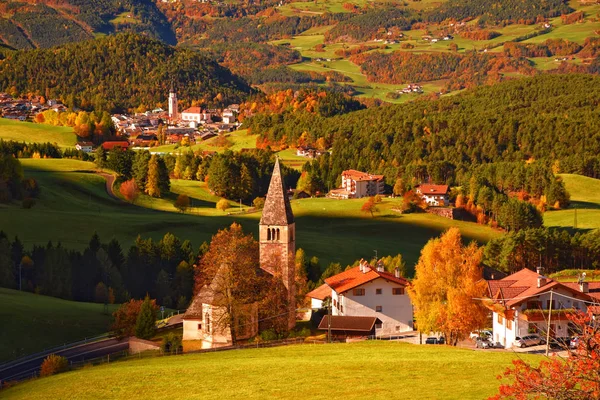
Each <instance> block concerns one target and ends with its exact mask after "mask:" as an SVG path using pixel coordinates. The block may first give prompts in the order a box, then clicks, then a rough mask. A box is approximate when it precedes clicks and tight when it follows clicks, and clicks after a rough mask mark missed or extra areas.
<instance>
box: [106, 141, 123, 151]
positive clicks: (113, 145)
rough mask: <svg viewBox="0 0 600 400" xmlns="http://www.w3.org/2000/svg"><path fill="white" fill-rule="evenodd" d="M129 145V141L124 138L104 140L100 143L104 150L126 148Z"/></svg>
mask: <svg viewBox="0 0 600 400" xmlns="http://www.w3.org/2000/svg"><path fill="white" fill-rule="evenodd" d="M128 147H129V142H127V141H126V140H119V141H112V142H104V143H102V148H103V149H104V150H112V149H115V148H117V149H121V150H126V149H127V148H128Z"/></svg>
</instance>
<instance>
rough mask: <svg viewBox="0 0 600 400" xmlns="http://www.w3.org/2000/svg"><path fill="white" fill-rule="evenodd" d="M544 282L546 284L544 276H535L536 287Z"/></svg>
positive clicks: (539, 286)
mask: <svg viewBox="0 0 600 400" xmlns="http://www.w3.org/2000/svg"><path fill="white" fill-rule="evenodd" d="M545 284H546V277H545V276H542V275H540V276H538V278H537V287H538V288H541V287H542V286H544V285H545Z"/></svg>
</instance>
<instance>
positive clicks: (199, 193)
mask: <svg viewBox="0 0 600 400" xmlns="http://www.w3.org/2000/svg"><path fill="white" fill-rule="evenodd" d="M21 162H22V164H23V168H24V174H25V176H27V177H33V178H35V179H36V180H37V181H38V183H39V184H40V186H41V197H40V199H39V201H38V202H37V204H36V205H35V207H33V208H32V209H29V210H26V209H22V208H20V207H18V206H4V207H0V230H4V231H5V232H6V233H7V234H8V235H9V237H13V236H14V235H18V236H19V238H21V240H22V241H23V242H24V244H25V246H26V247H30V246H32V245H33V244H45V243H47V242H48V240H49V239H50V238H51V239H52V241H53V242H54V243H57V242H59V241H60V242H61V243H62V244H63V246H65V247H67V248H77V249H83V248H84V247H85V246H87V244H88V242H89V238H90V237H91V236H92V234H93V233H94V232H97V233H98V234H99V235H100V237H101V239H102V240H106V241H108V240H110V239H111V238H112V237H115V238H116V239H118V240H119V241H120V243H121V245H122V247H123V248H124V249H126V248H128V247H129V245H130V244H131V243H132V242H133V241H134V240H135V238H136V237H137V236H138V235H141V236H142V237H151V238H153V239H155V240H158V239H160V238H162V237H163V236H164V234H165V233H167V232H172V233H174V234H175V235H177V236H178V237H180V238H182V239H189V240H190V241H191V242H192V244H193V246H194V248H197V246H199V245H200V244H201V243H202V242H203V241H209V240H210V238H211V237H212V235H214V234H215V233H216V232H217V230H218V229H221V228H224V227H226V226H229V225H231V223H232V222H233V221H236V222H238V223H240V224H241V225H242V226H243V228H244V230H245V231H246V232H252V233H253V234H256V233H257V232H258V221H259V218H260V214H259V213H251V214H239V215H235V214H232V215H228V213H224V212H221V211H217V210H216V209H215V202H216V201H217V199H216V198H215V197H214V196H211V195H209V194H208V193H207V191H206V185H205V184H204V183H198V182H195V181H175V180H174V181H173V192H174V194H172V195H170V196H169V197H168V198H166V199H150V198H146V197H142V198H140V199H139V200H138V204H140V205H143V206H145V207H140V206H131V205H129V204H126V203H122V202H118V201H116V200H114V199H112V198H110V197H109V196H108V195H107V194H106V189H105V181H104V179H103V178H102V177H100V176H98V175H95V174H92V173H90V172H91V171H93V170H94V169H95V166H94V164H92V163H87V162H82V161H76V160H66V159H60V160H56V159H48V160H35V159H22V160H21ZM86 171H88V172H86ZM177 193H185V194H187V195H189V196H190V199H191V201H192V208H191V209H190V210H189V212H188V213H186V214H181V213H179V212H177V210H176V209H175V207H174V206H173V202H174V200H175V198H176V194H177ZM363 202H364V201H361V200H351V201H338V200H331V199H322V198H321V199H304V200H297V201H296V200H294V201H292V207H293V210H294V214H295V216H296V230H297V236H298V238H297V247H301V248H304V249H305V250H306V252H307V254H308V255H310V256H317V257H318V258H319V259H320V260H321V261H320V264H321V266H322V268H325V267H327V265H328V264H329V263H330V262H340V263H342V264H343V265H347V264H351V263H353V262H354V261H355V260H357V259H360V258H363V257H370V256H372V255H373V250H375V249H376V250H378V252H379V254H380V255H385V254H390V255H395V254H398V253H402V255H403V258H404V259H405V260H406V264H407V270H408V273H409V274H412V267H413V265H414V264H415V263H416V261H417V259H418V257H419V254H420V251H421V248H422V247H423V246H424V245H425V243H426V242H427V241H428V240H429V239H430V238H432V237H435V236H438V235H439V234H440V232H442V231H443V230H445V229H447V228H448V227H450V226H458V227H460V229H461V232H462V233H463V235H464V236H465V237H466V238H467V239H468V240H471V239H475V240H477V241H479V242H481V243H484V242H487V241H488V240H489V239H490V238H492V237H495V236H497V235H500V233H499V232H498V231H495V230H492V229H491V228H489V227H485V226H481V225H476V224H473V223H468V222H461V221H451V220H449V219H445V218H442V217H438V216H435V215H431V214H407V215H400V214H399V213H398V212H396V211H393V210H392V208H397V207H398V206H399V205H400V203H401V199H387V200H385V201H384V202H383V204H381V205H380V208H381V212H380V213H379V214H376V215H375V218H372V217H371V216H366V215H365V214H364V213H362V212H361V211H360V208H361V206H362V203H363ZM146 207H147V208H146ZM231 211H232V212H235V208H234V209H232V210H231ZM82 221H86V222H82ZM87 222H89V223H87ZM115 227H119V228H118V229H115Z"/></svg>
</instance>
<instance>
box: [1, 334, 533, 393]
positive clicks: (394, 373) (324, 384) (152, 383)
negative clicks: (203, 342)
mask: <svg viewBox="0 0 600 400" xmlns="http://www.w3.org/2000/svg"><path fill="white" fill-rule="evenodd" d="M515 358H516V356H515V354H514V353H511V352H492V351H489V352H488V351H474V350H466V349H457V348H453V347H449V346H428V345H412V344H407V343H398V342H375V341H369V342H359V343H349V344H346V343H343V344H328V345H310V344H304V345H295V346H287V347H276V348H266V349H247V350H235V351H224V352H216V353H204V354H188V355H180V356H170V357H159V358H144V359H140V360H136V359H133V360H128V361H117V362H113V363H111V364H104V365H100V366H96V367H91V368H84V369H81V370H77V371H72V372H67V373H63V374H59V375H55V376H51V377H48V378H40V379H35V380H32V381H29V382H25V383H22V384H19V385H16V386H14V387H12V388H9V389H6V390H5V391H3V392H2V397H3V398H4V399H49V398H51V399H66V398H77V399H148V398H155V399H163V398H164V399H167V398H169V399H172V398H185V399H218V400H224V399H239V398H245V399H265V398H269V399H291V398H294V399H349V400H351V399H365V398H369V399H393V398H399V397H403V398H407V399H417V398H419V399H432V400H433V399H444V400H451V399H460V400H468V399H477V400H479V399H484V398H487V397H489V396H492V395H494V394H496V393H497V392H498V386H499V383H500V381H499V380H498V379H497V378H496V377H497V376H498V375H499V374H501V373H502V372H503V371H504V370H505V369H506V368H507V367H509V366H511V361H512V360H513V359H515ZM520 358H523V359H524V360H526V361H530V362H533V363H536V362H538V360H539V359H540V356H535V355H520ZM82 382H85V384H81V383H82Z"/></svg>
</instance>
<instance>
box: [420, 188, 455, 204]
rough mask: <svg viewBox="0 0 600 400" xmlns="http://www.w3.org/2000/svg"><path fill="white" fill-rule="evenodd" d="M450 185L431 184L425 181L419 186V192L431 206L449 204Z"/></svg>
mask: <svg viewBox="0 0 600 400" xmlns="http://www.w3.org/2000/svg"><path fill="white" fill-rule="evenodd" d="M448 189H449V188H448V185H430V184H428V183H424V184H422V185H419V186H418V187H417V194H418V195H419V196H421V198H422V199H423V200H424V201H425V202H426V203H427V205H429V206H447V205H448V203H449V196H448V192H449V190H448Z"/></svg>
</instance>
